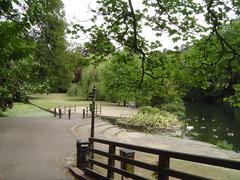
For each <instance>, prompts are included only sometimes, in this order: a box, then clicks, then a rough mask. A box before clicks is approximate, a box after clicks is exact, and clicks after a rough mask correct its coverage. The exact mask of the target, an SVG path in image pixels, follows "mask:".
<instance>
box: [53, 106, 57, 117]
mask: <svg viewBox="0 0 240 180" xmlns="http://www.w3.org/2000/svg"><path fill="white" fill-rule="evenodd" d="M53 114H54V117H56V116H57V109H56V108H54V109H53Z"/></svg>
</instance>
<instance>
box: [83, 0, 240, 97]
mask: <svg viewBox="0 0 240 180" xmlns="http://www.w3.org/2000/svg"><path fill="white" fill-rule="evenodd" d="M97 2H98V8H97V9H94V10H92V11H93V12H94V13H95V16H94V17H93V19H92V20H93V21H94V25H93V26H92V27H90V28H87V29H84V28H83V27H81V28H80V29H83V31H84V32H86V33H89V34H91V37H93V38H94V41H95V44H94V45H95V46H98V42H101V39H99V37H98V36H97V35H96V32H98V31H97V29H98V30H99V29H100V30H101V31H103V32H104V35H105V36H106V38H108V39H109V40H110V41H111V42H114V45H115V46H116V48H115V49H117V46H121V47H122V48H127V49H129V50H130V51H131V52H134V53H135V54H136V55H137V56H138V57H139V59H140V61H141V74H139V77H138V78H139V80H140V81H138V83H139V91H140V92H141V91H142V90H143V83H144V81H145V79H148V78H151V79H152V80H153V81H154V80H156V79H161V78H162V77H161V76H158V74H159V71H152V70H151V69H149V68H147V66H149V64H148V62H151V53H152V52H154V51H156V50H157V49H159V47H161V44H162V42H161V41H160V40H159V39H158V38H159V37H161V36H162V35H163V34H164V33H167V34H168V35H169V36H170V37H172V40H173V41H174V42H177V41H179V40H181V41H183V42H185V44H186V47H188V48H190V49H192V50H191V52H190V51H188V52H187V53H185V52H182V50H181V49H180V47H177V46H176V47H175V50H176V53H175V55H176V57H175V58H174V59H175V60H178V61H180V63H182V61H185V60H184V59H181V58H187V57H188V56H191V57H192V55H196V56H197V58H196V61H193V62H189V61H188V63H189V64H190V66H189V69H192V70H189V71H190V72H192V71H194V72H196V73H193V74H192V75H194V78H193V79H197V81H196V82H195V85H196V86H199V84H200V83H210V81H208V80H209V76H210V71H216V72H217V71H218V70H216V69H215V70H212V69H211V70H210V69H209V70H206V69H208V68H209V67H211V65H212V64H213V60H215V61H218V62H220V61H224V62H226V63H229V62H231V61H232V60H233V59H238V57H239V52H238V47H236V46H234V45H233V44H232V43H230V42H231V40H230V39H228V38H226V37H225V36H224V33H222V32H223V28H224V27H227V26H229V24H230V23H231V22H232V21H233V20H234V18H235V17H236V16H237V15H239V12H240V11H239V3H238V2H237V1H230V2H225V1H223V0H220V1H215V0H204V1H202V2H197V1H192V0H184V1H171V0H166V1H159V0H151V1H147V0H143V1H142V2H141V7H140V8H139V7H138V8H136V6H134V4H133V2H132V1H131V0H128V1H124V0H118V1H114V0H99V1H97ZM233 14H234V15H233ZM99 17H100V18H101V19H103V20H102V21H100V22H101V23H100V24H99V21H97V19H98V18H99ZM198 18H200V19H202V21H199V20H198ZM96 24H99V25H98V26H97V25H96ZM145 27H148V28H149V29H150V30H151V32H149V33H153V34H155V35H156V39H155V40H153V41H152V42H148V41H147V40H146V39H145V38H144V37H143V33H142V31H143V29H144V28H145ZM198 39H201V40H200V41H201V42H202V41H204V43H203V46H202V45H201V49H198V48H197V47H196V44H197V43H198V42H199V40H198ZM214 43H217V44H218V47H219V49H218V50H217V53H216V52H214V50H213V49H214V48H212V47H213V45H214ZM192 46H193V47H192ZM198 47H200V46H198ZM199 52H201V53H200V54H197V53H199ZM102 53H103V52H102ZM109 53H110V54H113V53H112V52H109ZM181 53H183V54H184V55H181V56H179V54H181ZM189 53H191V55H189ZM211 53H212V54H211ZM226 53H227V54H228V56H225V55H224V54H226ZM187 54H188V55H187ZM200 56H202V57H200ZM208 57H211V58H212V60H211V63H206V61H209V59H208ZM179 58H180V59H181V60H179ZM189 59H192V58H189ZM152 62H153V61H152ZM199 62H200V63H199ZM194 63H195V65H198V66H195V65H194ZM226 63H224V64H226ZM182 64H184V63H182ZM191 64H193V65H194V66H191ZM216 64H217V63H216ZM219 64H220V63H219ZM192 67H193V68H192ZM222 67H224V66H222ZM203 69H204V70H203ZM189 71H187V72H189ZM201 71H202V72H201ZM179 72H182V71H179ZM219 72H220V71H219ZM199 73H200V74H199ZM199 75H200V76H199ZM180 77H181V78H185V79H186V78H187V77H188V79H189V77H190V76H189V75H188V74H186V73H182V74H181V75H180ZM201 78H202V79H201ZM177 80H180V79H179V78H177ZM182 80H183V79H182ZM188 81H189V80H188ZM192 82H194V81H192ZM197 83H198V85H197ZM200 86H201V85H200ZM205 86H206V85H205Z"/></svg>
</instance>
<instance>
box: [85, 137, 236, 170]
mask: <svg viewBox="0 0 240 180" xmlns="http://www.w3.org/2000/svg"><path fill="white" fill-rule="evenodd" d="M89 141H90V142H97V143H102V144H114V145H115V146H117V147H122V148H127V149H133V150H136V151H141V152H145V153H150V154H156V155H161V156H169V157H170V158H175V159H181V160H186V161H192V162H197V163H203V164H208V165H213V166H220V167H225V168H231V169H236V170H240V161H234V160H228V159H222V158H215V157H207V156H201V155H194V154H187V153H181V152H175V151H169V150H161V149H156V148H150V147H143V146H138V145H132V144H127V143H120V142H116V141H109V140H104V139H97V138H89Z"/></svg>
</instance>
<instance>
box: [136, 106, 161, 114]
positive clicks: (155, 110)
mask: <svg viewBox="0 0 240 180" xmlns="http://www.w3.org/2000/svg"><path fill="white" fill-rule="evenodd" d="M139 113H142V114H145V113H149V114H156V113H160V109H158V108H154V107H151V106H143V107H141V108H140V109H139Z"/></svg>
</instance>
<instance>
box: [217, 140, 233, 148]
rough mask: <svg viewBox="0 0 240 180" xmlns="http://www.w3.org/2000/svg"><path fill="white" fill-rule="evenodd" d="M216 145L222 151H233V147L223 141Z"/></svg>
mask: <svg viewBox="0 0 240 180" xmlns="http://www.w3.org/2000/svg"><path fill="white" fill-rule="evenodd" d="M216 145H217V146H218V147H220V148H222V149H226V150H231V151H232V150H233V145H232V144H229V143H228V142H227V141H225V140H221V141H218V142H217V144H216Z"/></svg>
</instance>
